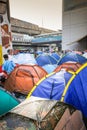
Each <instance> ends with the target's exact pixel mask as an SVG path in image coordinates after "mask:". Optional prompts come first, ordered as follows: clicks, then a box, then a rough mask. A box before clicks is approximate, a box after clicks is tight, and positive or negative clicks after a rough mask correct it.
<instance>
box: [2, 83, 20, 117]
mask: <svg viewBox="0 0 87 130" xmlns="http://www.w3.org/2000/svg"><path fill="white" fill-rule="evenodd" d="M19 103H20V102H19V101H18V100H17V99H16V98H15V97H13V95H12V94H10V93H9V92H8V91H6V90H5V89H3V88H2V87H1V86H0V104H1V105H0V116H2V115H4V114H6V113H7V112H8V111H10V110H11V109H12V108H14V107H15V106H17V105H18V104H19Z"/></svg>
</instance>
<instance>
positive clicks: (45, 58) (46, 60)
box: [36, 54, 57, 66]
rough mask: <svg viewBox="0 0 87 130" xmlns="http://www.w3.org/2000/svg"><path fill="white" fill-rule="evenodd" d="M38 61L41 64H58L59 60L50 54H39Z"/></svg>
mask: <svg viewBox="0 0 87 130" xmlns="http://www.w3.org/2000/svg"><path fill="white" fill-rule="evenodd" d="M36 62H37V64H38V65H39V66H44V65H47V64H57V60H56V59H55V58H54V57H52V56H50V55H49V54H41V55H39V56H37V58H36Z"/></svg>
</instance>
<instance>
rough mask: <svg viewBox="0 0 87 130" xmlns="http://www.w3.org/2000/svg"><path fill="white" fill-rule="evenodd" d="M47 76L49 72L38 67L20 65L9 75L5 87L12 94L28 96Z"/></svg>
mask: <svg viewBox="0 0 87 130" xmlns="http://www.w3.org/2000/svg"><path fill="white" fill-rule="evenodd" d="M46 75H47V72H46V71H45V70H44V69H43V68H42V67H40V66H38V65H19V66H17V67H16V68H15V69H14V70H13V71H12V72H11V73H10V74H9V76H8V78H7V79H6V81H5V83H4V86H5V89H6V90H8V91H10V92H19V93H22V94H28V93H29V91H30V90H31V89H32V88H33V86H34V85H35V84H36V83H37V82H38V81H39V80H40V79H41V78H43V77H44V76H46Z"/></svg>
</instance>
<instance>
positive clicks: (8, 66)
mask: <svg viewBox="0 0 87 130" xmlns="http://www.w3.org/2000/svg"><path fill="white" fill-rule="evenodd" d="M3 57H4V60H5V61H4V64H3V65H2V70H3V71H5V72H6V73H7V74H10V73H11V72H12V71H13V70H14V68H15V67H16V64H15V63H14V62H13V61H11V60H9V56H8V54H5V55H4V56H3Z"/></svg>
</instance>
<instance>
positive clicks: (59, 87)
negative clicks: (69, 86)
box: [28, 70, 72, 100]
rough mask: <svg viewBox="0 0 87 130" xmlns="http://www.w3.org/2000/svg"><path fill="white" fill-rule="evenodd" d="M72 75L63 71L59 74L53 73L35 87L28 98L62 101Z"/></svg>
mask: <svg viewBox="0 0 87 130" xmlns="http://www.w3.org/2000/svg"><path fill="white" fill-rule="evenodd" d="M71 75H72V74H70V73H68V72H66V71H65V70H61V71H60V72H57V73H54V72H53V73H51V74H49V75H47V76H46V77H44V78H43V79H42V80H41V81H40V82H38V83H37V84H36V86H34V87H33V89H32V90H31V91H30V93H29V95H28V97H30V96H31V95H32V96H35V97H41V98H46V99H54V100H60V98H61V96H62V93H63V90H64V88H65V85H66V83H67V81H68V80H69V78H70V77H71Z"/></svg>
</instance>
